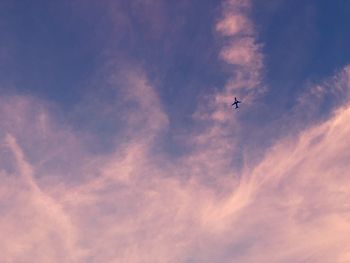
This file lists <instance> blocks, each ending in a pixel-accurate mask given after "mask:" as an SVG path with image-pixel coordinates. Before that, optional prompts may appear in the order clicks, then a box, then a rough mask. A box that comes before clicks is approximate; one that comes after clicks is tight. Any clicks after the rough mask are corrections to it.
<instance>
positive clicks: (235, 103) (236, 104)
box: [231, 97, 241, 109]
mask: <svg viewBox="0 0 350 263" xmlns="http://www.w3.org/2000/svg"><path fill="white" fill-rule="evenodd" d="M238 103H241V102H240V101H239V100H237V98H236V97H235V101H234V102H233V103H232V105H231V106H233V105H235V106H236V108H235V109H238V108H239V107H238Z"/></svg>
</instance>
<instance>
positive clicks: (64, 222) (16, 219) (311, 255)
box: [0, 73, 350, 262]
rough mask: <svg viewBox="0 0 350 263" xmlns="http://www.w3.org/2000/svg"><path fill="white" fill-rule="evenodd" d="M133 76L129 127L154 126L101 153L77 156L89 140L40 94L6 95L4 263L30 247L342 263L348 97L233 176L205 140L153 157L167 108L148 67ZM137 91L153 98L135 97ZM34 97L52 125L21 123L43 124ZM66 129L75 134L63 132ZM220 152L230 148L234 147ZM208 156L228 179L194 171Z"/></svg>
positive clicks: (158, 257) (61, 255)
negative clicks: (215, 180)
mask: <svg viewBox="0 0 350 263" xmlns="http://www.w3.org/2000/svg"><path fill="white" fill-rule="evenodd" d="M344 74H345V73H344ZM127 76H128V77H127V79H126V80H125V81H126V83H128V84H126V86H127V87H128V91H127V94H126V95H125V99H126V101H127V100H131V101H133V102H134V103H135V107H136V108H138V109H139V111H138V112H137V116H136V117H135V116H134V117H133V113H131V115H130V116H131V117H130V119H129V118H128V117H127V118H128V120H130V122H128V126H129V127H126V129H132V128H133V127H139V121H140V120H137V121H136V122H134V118H138V119H139V118H140V119H141V120H143V121H144V123H148V124H147V125H145V127H144V129H143V128H142V127H139V128H138V129H139V132H140V133H138V132H135V134H134V135H132V136H131V137H130V140H129V141H128V142H127V143H125V144H124V146H123V147H120V148H117V149H115V151H114V152H113V153H111V154H107V155H104V156H101V155H94V154H91V153H85V155H88V158H83V157H82V156H84V154H80V155H79V154H78V155H77V153H79V152H82V151H83V148H81V143H83V142H81V141H80V139H79V136H77V134H75V132H74V130H71V129H70V128H69V126H65V125H64V124H62V123H61V124H58V123H57V121H56V120H55V117H54V115H52V114H50V113H49V111H48V110H47V108H46V107H45V106H44V105H45V103H44V104H42V103H40V101H35V102H34V101H33V100H31V99H28V98H23V97H22V98H17V99H15V100H13V101H12V103H11V104H12V105H15V104H14V103H13V102H14V101H16V100H17V103H19V104H18V105H26V107H22V109H21V107H8V106H7V105H4V104H6V103H2V107H1V112H2V113H3V112H4V111H6V117H3V118H4V119H5V120H6V121H5V123H7V124H8V126H6V127H5V126H3V127H2V130H6V131H8V133H7V134H8V135H5V133H4V134H3V136H2V142H3V144H2V151H1V156H2V158H3V157H5V156H8V155H11V156H12V157H11V158H12V159H13V169H4V168H3V169H2V171H1V180H2V182H3V183H2V187H1V191H0V192H1V200H2V205H1V210H2V212H3V214H4V215H5V216H4V217H3V218H2V219H1V229H2V232H3V233H5V234H6V237H7V238H6V239H3V240H2V246H1V247H2V259H3V261H4V262H16V261H26V260H27V259H28V258H32V257H34V256H35V257H36V258H37V261H38V262H48V261H49V262H56V261H57V262H62V261H65V262H85V261H91V262H100V261H110V262H113V261H115V262H164V261H166V262H187V261H191V260H192V261H195V262H212V261H220V262H232V260H239V261H240V262H265V261H266V262H267V261H277V262H295V260H299V261H303V260H304V261H305V260H306V261H307V260H312V261H318V262H329V261H330V260H333V261H334V262H346V260H347V258H348V254H347V251H348V249H349V248H348V247H347V246H346V244H347V243H349V240H348V236H349V231H350V229H349V227H348V226H349V224H348V220H349V205H350V204H349V202H348V201H347V200H349V193H348V191H347V189H348V186H349V183H350V182H349V180H348V178H347V171H348V170H349V168H350V167H349V165H348V162H347V160H348V158H349V157H350V156H348V155H349V152H348V150H347V149H348V148H349V145H348V144H347V142H348V141H350V140H349V136H350V130H349V127H348V122H349V120H350V111H349V108H348V107H347V106H346V105H344V107H343V108H341V109H339V110H338V111H336V112H335V113H334V116H333V117H331V118H330V119H329V120H327V121H325V122H324V123H321V124H319V125H316V126H313V127H310V128H308V129H306V130H304V131H301V132H300V135H298V136H297V137H294V138H290V139H282V140H281V141H279V142H278V143H276V145H275V146H274V147H273V148H272V149H271V150H270V151H269V152H268V153H267V154H266V156H265V157H264V158H263V159H262V161H261V162H260V163H259V164H258V165H257V166H255V167H246V170H245V171H244V172H243V174H242V175H241V178H240V179H239V180H237V179H235V178H234V177H231V176H230V170H229V169H228V168H226V164H222V163H221V161H220V160H218V159H216V158H213V156H211V155H210V154H209V155H205V154H206V153H207V152H206V151H205V150H206V149H196V148H194V152H193V154H194V155H193V156H198V155H200V153H201V152H202V151H203V150H204V155H202V159H200V158H199V159H196V161H194V160H192V159H191V158H189V159H188V160H183V159H180V160H177V161H174V160H173V159H166V158H164V157H162V156H161V155H154V154H153V153H152V152H151V149H152V147H153V145H154V144H156V143H157V141H156V140H149V138H152V137H153V138H154V136H161V134H160V133H159V132H161V130H163V129H164V128H166V126H167V121H166V117H165V115H164V113H163V112H162V110H161V104H160V102H159V99H158V98H157V95H156V93H154V91H152V90H153V88H152V86H151V84H150V83H149V82H148V81H147V79H146V78H145V75H142V74H140V73H137V74H133V73H130V74H129V75H127ZM344 77H348V75H346V74H345V76H344ZM140 90H143V91H145V92H146V93H147V96H140V94H141V93H140V92H139V91H140ZM38 103H39V104H38ZM38 105H42V106H41V109H42V114H45V116H46V126H45V127H46V128H45V129H38V130H36V132H35V133H26V132H23V130H26V131H30V130H31V129H33V128H31V126H32V127H38V125H37V124H38V123H39V122H40V119H42V118H43V117H40V116H41V115H40V114H36V112H35V111H32V112H30V111H29V110H28V109H36V108H37V106H38ZM28 112H29V113H28ZM2 116H5V115H2ZM23 116H26V117H23ZM30 116H31V118H32V121H31V122H28V121H27V120H28V119H29V117H30ZM41 121H42V120H41ZM50 123H51V124H50ZM55 125H56V126H55ZM135 125H136V126H135ZM50 126H51V127H53V126H55V127H56V129H51V128H50ZM10 127H22V128H21V129H19V130H17V131H16V130H15V129H12V130H11V129H10ZM149 127H150V128H149ZM24 128H26V129H24ZM57 128H58V129H57ZM44 132H45V133H46V138H50V139H49V140H48V141H47V144H48V145H52V144H53V143H54V142H55V141H60V144H61V150H60V151H59V152H57V154H56V155H48V154H47V153H49V152H51V151H50V150H47V152H45V151H44V150H43V151H42V152H41V153H36V154H38V156H37V158H36V159H33V160H31V158H30V156H32V153H33V152H36V149H35V147H34V146H33V145H32V146H30V147H26V148H23V145H26V144H27V145H28V142H33V141H35V140H38V139H39V138H43V134H44ZM61 133H64V134H66V136H67V138H73V139H72V140H73V141H76V143H74V144H73V146H72V143H71V142H69V141H64V140H62V138H60V134H61ZM157 134H158V135H157ZM139 135H142V136H139ZM224 137H225V136H224ZM192 139H193V140H198V137H197V136H194V137H192V138H191V140H192ZM79 141H80V143H79ZM29 145H30V144H29ZM202 147H204V146H202ZM208 147H209V148H210V147H211V146H210V145H209V146H208ZM196 151H198V152H196ZM222 151H223V153H222V154H230V152H231V149H230V148H227V149H226V148H223V149H222ZM209 153H211V151H209ZM63 157H66V158H68V159H70V160H72V161H74V162H77V164H78V165H79V167H78V168H76V169H75V168H72V169H71V173H69V176H65V175H63V174H62V176H60V177H56V178H55V179H50V171H51V167H50V165H49V164H50V161H54V160H57V159H59V158H63ZM7 158H9V157H7ZM50 158H51V160H48V159H50ZM79 159H80V160H79ZM39 160H45V162H40V161H39ZM82 160H88V162H82ZM191 162H193V163H191ZM208 162H210V163H211V165H212V166H216V169H212V170H211V169H209V170H208V172H215V173H217V174H216V175H217V176H218V177H220V178H221V179H222V180H224V181H225V183H226V187H225V188H221V185H218V184H211V183H209V182H208V181H207V182H203V181H201V180H198V177H197V176H196V173H197V172H196V169H197V168H198V167H200V166H201V165H202V166H203V167H206V166H207V165H208ZM92 165H95V166H96V167H94V168H93V169H92V167H93V166H92ZM68 169H69V168H68ZM62 171H63V172H64V171H67V167H62ZM56 173H59V169H58V170H56ZM184 175H185V176H184ZM71 178H74V181H75V183H74V184H72V182H71ZM220 188H221V189H220Z"/></svg>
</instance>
